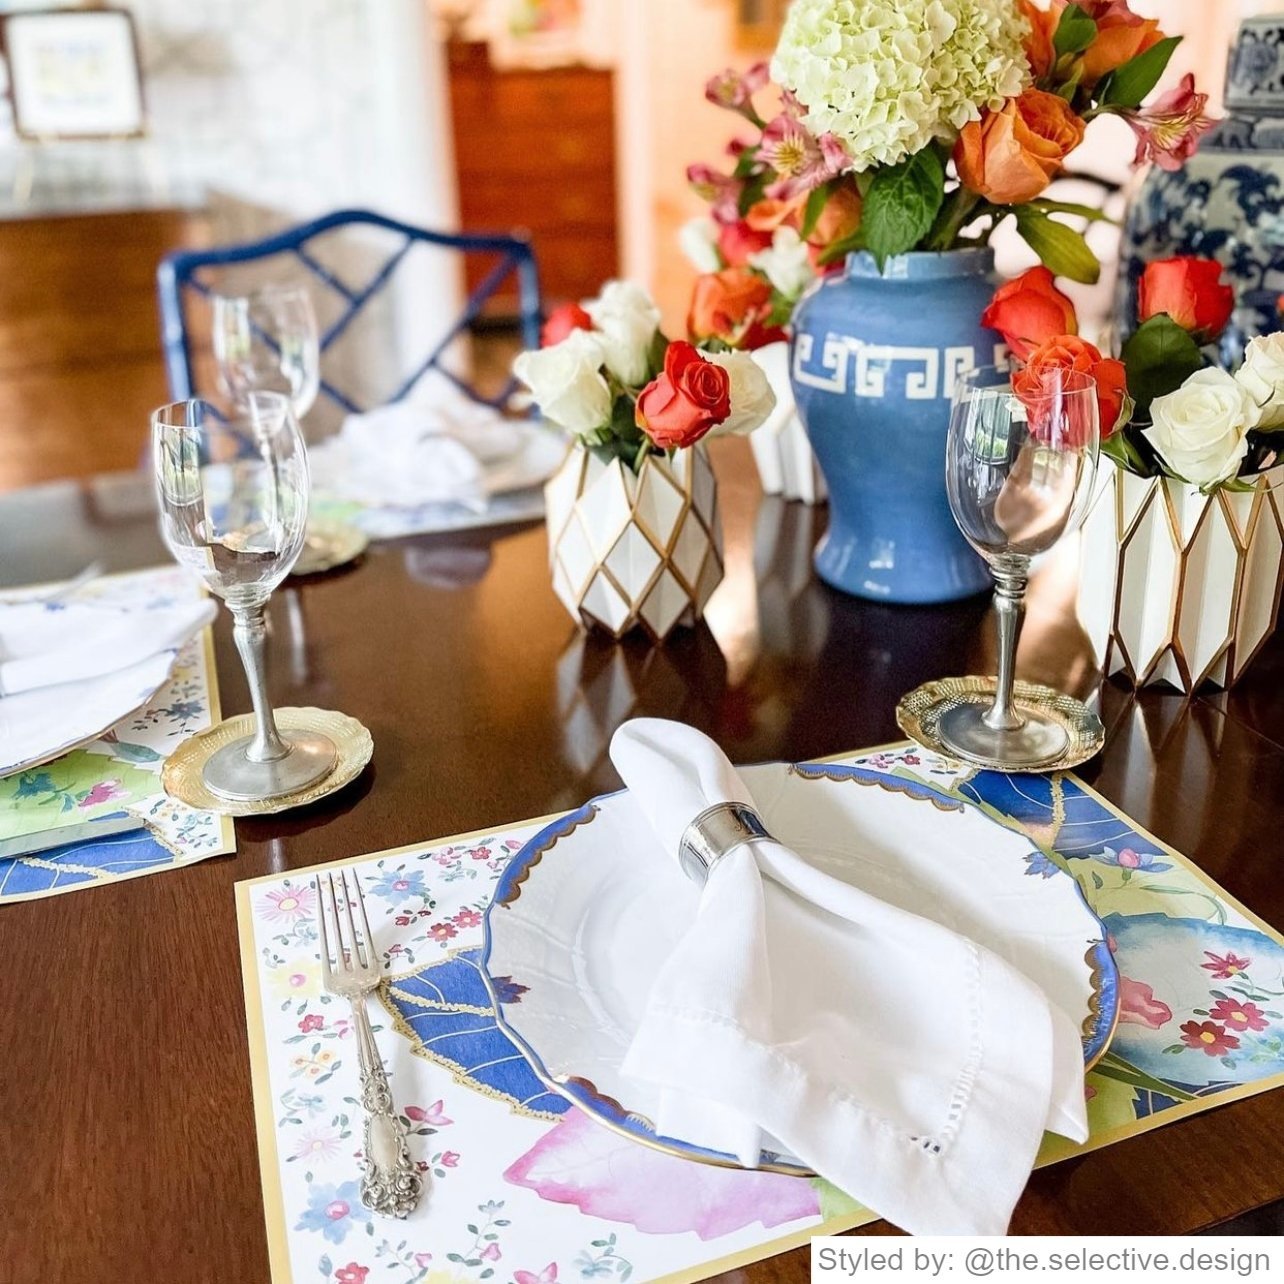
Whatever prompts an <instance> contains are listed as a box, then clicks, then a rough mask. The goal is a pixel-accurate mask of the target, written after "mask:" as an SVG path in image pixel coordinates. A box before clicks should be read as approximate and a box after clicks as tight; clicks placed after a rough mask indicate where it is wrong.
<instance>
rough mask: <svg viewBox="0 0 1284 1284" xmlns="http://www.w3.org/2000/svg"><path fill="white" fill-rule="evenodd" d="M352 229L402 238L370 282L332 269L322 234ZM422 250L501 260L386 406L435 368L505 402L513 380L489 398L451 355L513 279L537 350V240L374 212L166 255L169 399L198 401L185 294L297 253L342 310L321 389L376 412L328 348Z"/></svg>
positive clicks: (162, 287) (330, 323)
mask: <svg viewBox="0 0 1284 1284" xmlns="http://www.w3.org/2000/svg"><path fill="white" fill-rule="evenodd" d="M353 227H370V228H381V229H383V230H384V231H386V232H389V233H393V234H395V235H396V237H397V239H398V241H399V244H397V245H396V247H395V248H394V249H393V250H392V251H391V252H390V253H388V254H387V255H386V257H381V261H380V262H379V263H378V264H377V265H376V266H375V267H374V270H373V271H369V270H368V269H367V271H368V272H369V274H368V275H367V276H366V279H365V280H364V283H363V284H361V285H356V286H354V285H351V284H349V283H348V282H347V281H345V280H343V279H342V277H341V276H340V275H339V274H338V272H336V271H335V270H334V269H333V268H332V267H330V266H327V264H326V263H324V262H323V261H322V260H321V258H320V257H318V253H317V249H318V243H319V242H320V240H321V238H323V237H325V236H326V235H327V234H330V233H334V232H335V231H336V230H338V229H348V228H353ZM417 245H428V246H436V247H440V248H444V249H447V250H454V251H457V252H459V253H460V254H462V255H465V256H466V255H485V256H488V257H491V258H495V260H496V261H495V263H494V265H493V266H492V267H491V268H490V269H489V270H488V271H487V272H486V274H485V275H484V277H483V278H482V280H481V281H480V283H479V284H478V285H477V286H476V288H475V289H474V290H473V291H472V293H471V294H470V295H469V296H468V300H467V303H466V304H465V306H464V309H463V311H462V312H461V313H460V315H459V317H458V318H457V319H456V320H455V321H454V323H453V324H452V325H451V326H450V327H449V329H448V330H447V331H446V333H445V334H444V336H442V337H441V338H440V339H438V340H436V341H435V342H434V343H433V344H432V345H431V348H430V350H429V351H428V353H427V355H425V356H424V357H423V358H422V360H419V361H417V362H415V363H413V365H412V367H411V369H410V371H409V373H404V372H403V373H401V375H400V376H399V380H400V381H399V382H398V383H397V384H396V385H395V386H394V388H393V389H392V391H391V394H390V395H387V396H385V397H383V398H382V401H381V404H392V403H394V402H398V401H401V400H403V399H404V398H405V397H406V396H407V395H408V394H409V393H410V392H411V390H412V389H413V388H414V387H415V386H416V384H418V383H419V381H420V380H421V379H422V378H424V376H425V375H427V374H428V373H429V372H430V371H435V372H436V373H438V374H439V375H441V376H443V377H444V378H445V379H447V380H448V381H449V382H450V383H452V384H453V385H454V386H455V387H457V388H458V389H459V390H460V391H462V392H464V393H465V394H467V395H468V396H469V397H471V398H472V399H473V400H474V401H477V402H480V403H482V404H484V405H490V406H502V405H503V404H504V403H505V402H506V401H507V400H508V399H509V397H510V396H511V395H512V392H513V389H514V387H515V381H514V380H513V379H512V378H511V376H510V377H509V378H508V380H507V382H506V383H505V385H504V387H503V389H502V390H501V391H500V392H498V393H496V394H492V395H490V396H486V395H483V394H482V393H481V392H480V391H479V390H478V389H477V387H476V386H475V384H474V383H473V382H471V381H470V380H468V379H466V378H464V377H462V376H461V375H460V374H459V373H458V372H457V371H456V370H455V369H454V368H452V362H451V361H450V360H449V359H448V358H449V354H450V353H451V349H452V345H453V344H455V342H456V341H457V340H459V339H460V338H461V337H462V336H463V335H465V334H466V332H467V331H469V329H470V328H471V327H472V326H473V324H474V323H475V322H477V321H478V320H479V319H480V318H482V316H483V309H484V307H485V305H486V303H487V301H488V300H489V299H491V298H492V297H493V296H494V295H495V293H496V292H497V291H498V290H499V289H500V288H501V287H502V286H503V285H504V284H505V283H506V282H507V281H508V280H509V279H510V278H512V277H515V278H516V282H517V297H518V307H519V314H520V322H521V334H522V343H523V346H525V347H527V348H532V347H538V346H539V331H540V323H541V315H542V306H541V299H540V287H539V274H538V271H537V269H536V265H535V255H534V252H533V251H532V249H531V246H530V242H529V241H528V240H527V239H526V238H525V237H523V236H520V235H470V234H460V233H447V232H430V231H428V230H427V229H425V228H421V227H415V226H413V225H412V224H409V223H401V222H398V221H397V220H396V219H391V218H387V217H385V216H384V215H382V214H376V213H374V212H372V211H370V210H359V209H353V210H338V211H336V212H335V213H333V214H327V215H325V216H324V217H322V218H318V219H314V220H313V221H312V222H309V223H303V224H300V225H299V226H297V227H293V228H288V229H286V230H285V231H282V232H278V233H276V234H275V235H273V236H269V237H265V238H264V239H262V240H258V241H251V242H247V243H245V244H240V245H223V246H218V247H216V248H214V249H208V250H182V251H179V252H178V253H175V254H170V255H168V256H167V257H166V258H165V259H163V260H162V261H161V264H160V267H159V268H158V270H157V274H156V283H157V290H158V293H159V295H160V312H161V342H162V345H163V347H164V354H165V371H166V375H167V376H168V379H169V389H170V395H171V396H172V397H173V398H174V400H176V401H181V400H186V399H187V398H189V397H192V396H193V395H194V392H193V387H194V381H193V375H192V350H191V343H190V340H189V334H188V323H187V313H186V308H185V306H184V304H185V296H187V295H189V294H192V293H194V294H196V295H199V296H202V297H205V298H211V297H212V296H213V295H214V294H215V293H217V290H216V289H215V288H214V286H213V285H211V283H210V282H209V281H208V280H207V279H206V276H207V274H208V272H209V270H210V269H229V268H232V267H234V265H237V264H246V263H253V262H254V261H256V260H259V259H266V258H270V257H273V256H277V255H290V256H292V257H293V258H294V259H295V260H297V262H298V263H299V264H300V265H301V266H302V268H303V269H304V270H305V271H306V272H307V274H308V275H309V276H310V277H311V278H313V279H315V280H316V281H317V282H319V283H320V288H321V289H322V290H323V291H325V292H328V293H330V294H332V295H333V296H335V298H336V300H337V303H338V310H337V312H336V313H335V315H334V316H333V318H327V319H326V321H325V322H324V323H323V324H322V327H321V332H320V335H319V338H320V349H321V354H322V358H323V360H322V379H321V387H320V393H321V395H323V396H325V397H327V398H328V399H329V400H330V401H331V402H333V403H334V404H335V406H337V407H338V409H339V410H340V411H342V412H344V413H347V414H352V413H360V412H361V411H362V410H365V409H370V407H369V406H363V405H360V404H358V401H357V399H356V397H355V396H354V395H353V394H352V393H351V392H350V391H345V390H344V389H343V388H341V387H339V386H337V384H336V383H335V382H333V381H332V380H331V379H329V378H327V377H326V375H325V362H324V356H325V353H326V350H327V349H329V348H330V347H331V346H332V345H333V344H335V343H336V342H337V341H338V340H339V339H340V338H341V337H342V336H343V335H344V334H345V333H347V332H348V330H349V328H350V327H351V325H352V323H353V322H354V320H356V319H357V317H358V316H359V315H360V314H361V313H362V311H363V309H366V308H367V307H368V305H369V304H370V303H371V301H372V300H373V299H375V297H376V296H377V295H379V294H380V293H381V292H382V291H384V290H385V288H386V287H387V286H388V285H389V284H390V283H391V282H392V281H393V279H394V275H395V273H396V272H397V269H398V268H399V267H401V265H402V263H403V262H404V260H405V259H406V256H407V255H408V254H409V253H410V251H411V250H412V249H413V248H414V247H415V246H417Z"/></svg>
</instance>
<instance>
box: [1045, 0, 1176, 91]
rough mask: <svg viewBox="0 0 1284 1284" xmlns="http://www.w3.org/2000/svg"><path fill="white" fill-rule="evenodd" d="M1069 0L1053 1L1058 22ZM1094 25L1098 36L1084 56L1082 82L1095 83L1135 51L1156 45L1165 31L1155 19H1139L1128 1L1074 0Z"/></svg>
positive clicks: (1134, 53)
mask: <svg viewBox="0 0 1284 1284" xmlns="http://www.w3.org/2000/svg"><path fill="white" fill-rule="evenodd" d="M1069 3H1070V0H1053V5H1052V12H1053V13H1054V14H1055V15H1056V17H1057V21H1058V22H1059V21H1060V20H1061V14H1062V12H1063V11H1064V10H1065V7H1066V5H1068V4H1069ZM1075 3H1077V4H1078V6H1079V8H1081V9H1082V10H1083V11H1084V12H1085V13H1086V14H1087V15H1088V17H1089V18H1091V19H1092V20H1093V22H1095V23H1096V24H1097V38H1096V39H1095V40H1094V41H1093V42H1092V44H1090V45H1089V46H1088V48H1087V49H1086V50H1085V52H1084V55H1083V83H1084V84H1085V85H1089V86H1091V85H1095V84H1096V83H1097V81H1099V80H1100V79H1101V78H1102V76H1104V75H1105V74H1106V73H1107V72H1109V71H1114V70H1115V69H1116V68H1118V67H1122V66H1123V65H1124V63H1126V62H1130V61H1131V60H1132V59H1133V58H1135V57H1136V56H1137V55H1138V54H1143V53H1145V52H1146V50H1147V49H1150V48H1152V47H1153V46H1154V45H1157V44H1158V43H1159V42H1160V41H1161V40H1162V39H1163V38H1164V33H1163V32H1162V31H1160V30H1159V21H1158V19H1156V18H1140V17H1138V16H1137V15H1136V14H1135V13H1133V11H1132V10H1131V9H1129V8H1128V0H1075Z"/></svg>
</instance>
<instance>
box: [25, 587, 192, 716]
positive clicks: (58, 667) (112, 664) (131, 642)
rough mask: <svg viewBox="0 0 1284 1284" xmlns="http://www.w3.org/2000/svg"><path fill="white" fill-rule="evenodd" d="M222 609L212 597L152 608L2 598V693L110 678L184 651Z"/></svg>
mask: <svg viewBox="0 0 1284 1284" xmlns="http://www.w3.org/2000/svg"><path fill="white" fill-rule="evenodd" d="M215 611H216V608H215V605H214V603H213V602H212V601H209V600H208V599H204V600H201V601H192V602H182V603H176V604H175V605H173V606H167V607H160V608H157V609H155V610H147V611H137V610H135V611H131V610H124V609H121V608H119V607H113V606H103V605H94V604H93V603H90V602H80V601H76V600H75V599H72V600H71V601H69V602H58V603H54V602H46V601H33V602H5V603H0V696H16V695H21V694H23V693H24V692H28V691H35V690H38V689H40V688H44V687H55V686H62V685H63V684H65V683H72V682H81V681H84V680H85V679H87V678H99V677H103V676H105V675H107V674H112V673H118V672H120V671H122V670H125V669H129V668H131V667H133V666H134V665H136V664H140V663H142V662H143V661H144V660H148V659H150V658H151V657H152V656H154V655H159V654H161V653H162V652H164V651H176V650H177V649H178V648H179V647H181V646H182V645H183V644H184V643H185V642H187V641H188V639H189V638H192V637H195V635H196V634H197V633H199V632H200V631H201V629H203V628H205V626H206V625H207V624H209V623H210V622H211V621H212V620H213V619H214V615H215Z"/></svg>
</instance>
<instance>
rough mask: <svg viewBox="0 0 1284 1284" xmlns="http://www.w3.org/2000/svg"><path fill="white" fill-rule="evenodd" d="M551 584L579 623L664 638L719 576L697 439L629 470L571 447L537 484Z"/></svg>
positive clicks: (696, 608)
mask: <svg viewBox="0 0 1284 1284" xmlns="http://www.w3.org/2000/svg"><path fill="white" fill-rule="evenodd" d="M544 497H545V506H546V509H547V514H548V541H549V561H550V565H551V568H552V572H553V588H554V590H555V591H556V593H557V596H558V597H559V598H560V599H561V600H562V602H563V603H564V604H565V606H566V609H567V610H568V611H570V613H571V615H572V616H573V617H574V618H575V619H576V620H577V621H578V622H579V623H581V624H582V625H583V626H584V627H585V628H594V627H596V628H601V629H604V630H605V631H606V632H608V633H610V634H611V636H612V637H616V638H619V637H623V636H624V635H625V634H626V633H628V632H630V631H631V630H632V629H634V628H639V627H640V628H642V629H644V630H645V631H646V632H647V633H648V634H650V635H651V637H653V638H654V639H656V640H657V641H663V640H664V638H666V637H667V636H668V635H669V633H670V632H672V630H673V629H674V628H676V627H678V626H679V625H690V624H694V623H696V622H697V621H698V620H700V619H701V617H702V616H703V614H704V608H705V605H706V603H707V602H708V601H709V598H710V596H711V595H712V593H713V591H714V589H716V588H717V587H718V584H719V583H720V582H721V580H722V527H721V522H720V520H719V515H718V488H717V483H716V481H715V480H714V476H713V468H712V467H711V465H710V463H709V456H708V454H707V453H706V452H705V450H704V448H703V447H702V446H696V447H693V448H692V449H689V450H679V451H676V452H675V453H674V454H673V455H672V456H671V457H670V456H666V455H648V456H646V457H645V458H644V459H643V460H642V463H641V465H640V467H639V469H638V471H637V472H634V471H633V469H632V468H630V467H629V466H628V464H626V463H623V462H622V461H621V460H619V459H609V460H604V459H602V458H600V457H599V456H598V455H595V454H594V453H593V452H592V451H590V450H587V449H585V448H584V447H583V446H578V445H577V446H575V447H573V448H572V450H571V452H570V454H569V455H568V456H567V457H566V462H565V463H564V464H563V465H562V467H561V468H560V469H558V471H557V472H556V473H555V474H554V475H553V477H552V478H551V479H550V480H549V482H548V484H547V486H546V487H545V490H544Z"/></svg>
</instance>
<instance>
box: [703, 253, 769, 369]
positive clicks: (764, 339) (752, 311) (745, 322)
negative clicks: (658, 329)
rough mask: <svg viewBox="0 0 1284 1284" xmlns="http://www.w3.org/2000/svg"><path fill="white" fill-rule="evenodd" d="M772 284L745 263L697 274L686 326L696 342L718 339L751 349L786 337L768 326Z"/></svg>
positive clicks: (730, 345)
mask: <svg viewBox="0 0 1284 1284" xmlns="http://www.w3.org/2000/svg"><path fill="white" fill-rule="evenodd" d="M770 313H771V285H770V283H769V282H768V281H765V280H764V279H763V278H762V277H760V276H759V275H758V274H757V273H756V272H754V271H753V270H752V269H750V268H746V267H733V268H724V269H723V270H722V271H721V272H710V273H708V274H706V275H705V276H701V277H697V278H696V283H695V291H694V293H693V294H692V296H691V311H690V313H689V314H688V316H687V329H688V330H689V331H690V333H691V337H692V338H693V339H694V340H695V342H697V343H701V342H703V341H705V340H707V339H719V340H721V341H722V342H723V343H725V344H726V345H727V346H728V347H729V348H743V349H746V350H752V349H754V348H761V347H762V346H763V345H764V344H768V343H775V342H776V341H777V340H779V339H783V338H784V337H785V332H784V330H783V329H781V328H780V327H779V326H768V325H767V318H768V316H769V315H770Z"/></svg>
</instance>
